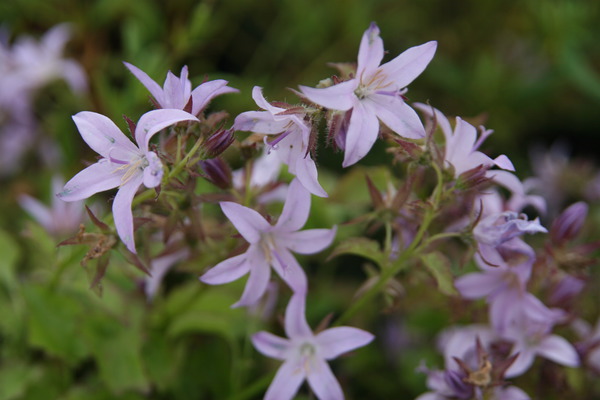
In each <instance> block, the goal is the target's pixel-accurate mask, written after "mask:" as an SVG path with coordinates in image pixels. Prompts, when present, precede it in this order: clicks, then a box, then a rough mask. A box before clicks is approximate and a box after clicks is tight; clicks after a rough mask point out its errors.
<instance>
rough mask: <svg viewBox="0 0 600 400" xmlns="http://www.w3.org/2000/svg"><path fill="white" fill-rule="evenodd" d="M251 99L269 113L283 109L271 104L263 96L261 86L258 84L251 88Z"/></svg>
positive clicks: (275, 112)
mask: <svg viewBox="0 0 600 400" xmlns="http://www.w3.org/2000/svg"><path fill="white" fill-rule="evenodd" d="M252 100H254V102H255V103H256V105H257V106H259V107H260V108H262V109H263V110H266V111H268V112H269V113H270V114H271V115H273V114H277V113H280V112H281V111H284V109H283V108H279V107H274V106H272V105H271V104H270V103H269V102H268V101H267V100H266V99H265V96H263V93H262V88H261V87H260V86H254V87H253V88H252Z"/></svg>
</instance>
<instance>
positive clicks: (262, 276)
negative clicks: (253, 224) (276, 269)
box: [231, 248, 271, 308]
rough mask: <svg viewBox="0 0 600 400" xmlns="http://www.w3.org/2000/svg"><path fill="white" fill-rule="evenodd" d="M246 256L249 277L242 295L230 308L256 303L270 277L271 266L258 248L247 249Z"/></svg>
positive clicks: (265, 288)
mask: <svg viewBox="0 0 600 400" xmlns="http://www.w3.org/2000/svg"><path fill="white" fill-rule="evenodd" d="M246 256H247V261H246V262H247V263H248V264H249V267H250V277H248V281H247V282H246V287H245V288H244V293H242V297H241V298H240V300H239V301H238V302H237V303H235V304H233V305H232V306H231V308H236V307H242V306H250V305H253V304H256V302H257V301H258V300H260V298H261V297H262V296H263V294H265V291H266V290H267V285H268V284H269V279H270V278H271V267H270V266H269V264H268V263H267V260H266V259H265V258H264V255H263V254H262V253H261V252H260V250H259V249H256V250H255V249H252V248H250V249H248V251H247V252H246Z"/></svg>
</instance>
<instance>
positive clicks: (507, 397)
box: [494, 386, 531, 400]
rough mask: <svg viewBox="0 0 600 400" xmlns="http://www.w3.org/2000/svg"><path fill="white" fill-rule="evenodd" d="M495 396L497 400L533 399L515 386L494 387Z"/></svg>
mask: <svg viewBox="0 0 600 400" xmlns="http://www.w3.org/2000/svg"><path fill="white" fill-rule="evenodd" d="M494 396H495V397H494V398H495V399H496V400H531V397H529V395H528V394H527V393H525V392H524V391H522V390H521V389H519V388H518V387H515V386H509V387H505V388H503V387H497V388H495V389H494Z"/></svg>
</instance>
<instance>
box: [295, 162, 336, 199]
mask: <svg viewBox="0 0 600 400" xmlns="http://www.w3.org/2000/svg"><path fill="white" fill-rule="evenodd" d="M317 176H318V175H317V166H316V164H315V162H314V161H313V159H312V158H311V157H310V154H308V155H306V156H305V157H303V158H302V157H299V158H298V159H297V160H296V177H297V178H298V180H299V181H300V183H302V186H304V187H305V188H306V190H308V191H309V192H311V193H312V194H314V195H315V196H319V197H328V196H327V192H326V191H325V189H323V187H322V186H321V184H320V183H319V180H318V179H317Z"/></svg>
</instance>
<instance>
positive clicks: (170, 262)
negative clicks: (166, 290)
mask: <svg viewBox="0 0 600 400" xmlns="http://www.w3.org/2000/svg"><path fill="white" fill-rule="evenodd" d="M188 254H189V251H188V250H187V249H183V250H179V251H177V252H174V253H171V254H167V255H165V256H162V257H158V258H155V259H154V260H152V261H151V262H150V273H151V274H152V275H151V276H146V277H145V279H144V283H145V286H144V292H145V293H146V298H147V299H148V300H152V299H153V298H154V296H155V295H156V293H157V292H158V288H159V286H160V283H161V282H162V280H163V277H164V276H165V274H166V273H167V272H168V271H169V270H170V269H171V268H172V267H173V266H174V265H175V264H176V263H177V262H179V261H181V260H183V259H184V258H186V257H187V256H188Z"/></svg>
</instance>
